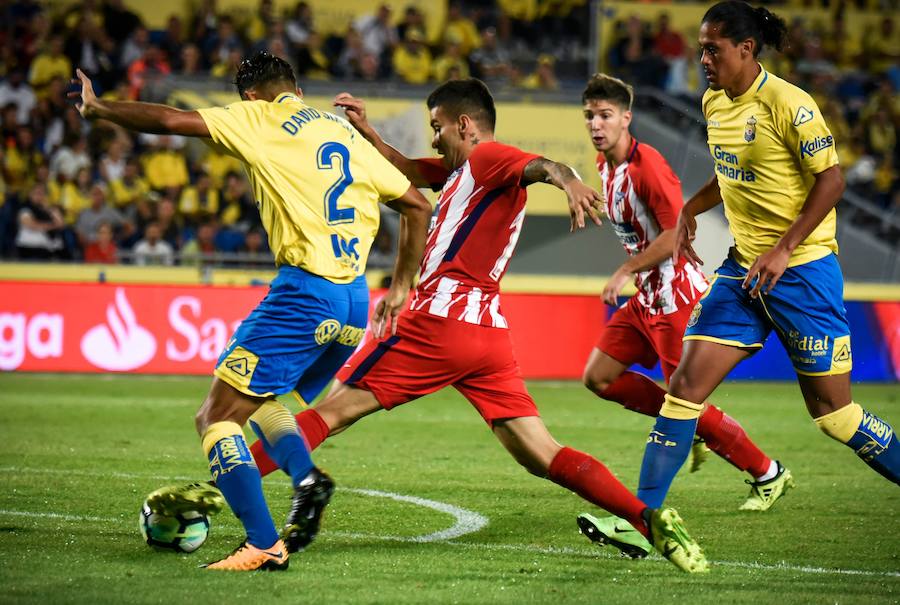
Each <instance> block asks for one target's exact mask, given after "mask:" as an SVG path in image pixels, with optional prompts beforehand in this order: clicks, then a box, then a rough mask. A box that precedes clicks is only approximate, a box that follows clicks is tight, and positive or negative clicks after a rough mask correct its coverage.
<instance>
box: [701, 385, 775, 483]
mask: <svg viewBox="0 0 900 605" xmlns="http://www.w3.org/2000/svg"><path fill="white" fill-rule="evenodd" d="M697 435H699V436H700V437H701V438H702V439H703V440H704V441H705V442H706V445H707V446H708V447H709V449H711V450H712V451H714V452H715V453H717V454H718V455H719V456H721V457H722V458H724V459H725V460H727V461H728V462H730V463H731V464H732V465H734V466H736V467H737V468H739V469H740V470H742V471H747V472H748V473H750V474H751V475H753V476H754V477H761V476H762V475H764V474H765V473H766V472H767V471H768V470H769V465H770V464H771V463H772V461H771V460H770V459H769V457H768V456H766V455H765V454H764V453H763V452H762V451H761V450H760V449H759V448H758V447H756V444H755V443H753V442H752V441H751V440H750V437H748V436H747V433H746V432H745V431H744V429H743V427H741V425H740V424H739V423H738V421H737V420H735V419H734V418H732V417H731V416H729V415H728V414H726V413H725V412H723V411H722V410H720V409H719V408H717V407H716V406H714V405H712V404H711V403H710V404H707V407H706V410H705V411H704V412H703V414H702V415H701V416H700V419H699V420H698V421H697Z"/></svg>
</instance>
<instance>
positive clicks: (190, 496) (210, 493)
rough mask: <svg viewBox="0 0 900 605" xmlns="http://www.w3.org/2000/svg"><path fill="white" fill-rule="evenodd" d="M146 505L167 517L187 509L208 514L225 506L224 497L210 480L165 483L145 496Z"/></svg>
mask: <svg viewBox="0 0 900 605" xmlns="http://www.w3.org/2000/svg"><path fill="white" fill-rule="evenodd" d="M147 506H148V507H150V510H152V511H153V512H154V513H158V514H160V515H165V516H167V517H172V516H175V515H177V514H180V513H183V512H186V511H189V510H193V511H197V512H199V513H203V514H207V515H210V514H215V513H217V512H219V511H220V510H222V509H223V508H224V507H225V497H224V496H223V495H222V492H220V491H219V489H218V488H217V487H216V486H215V485H214V484H213V483H212V482H210V481H203V482H198V483H190V484H188V485H167V486H166V487H161V488H159V489H158V490H156V491H154V492H152V493H151V494H150V495H149V496H147Z"/></svg>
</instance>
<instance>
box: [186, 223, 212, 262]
mask: <svg viewBox="0 0 900 605" xmlns="http://www.w3.org/2000/svg"><path fill="white" fill-rule="evenodd" d="M218 230H219V227H218V225H217V224H216V221H215V218H212V219H209V220H207V221H204V222H202V223H200V225H198V226H197V235H196V237H194V239H192V240H190V241H189V242H187V243H186V244H185V245H184V247H183V248H182V249H181V264H182V265H207V264H210V263H211V262H212V260H213V256H214V255H215V254H216V252H218V249H217V248H216V243H215V242H216V234H217V233H218Z"/></svg>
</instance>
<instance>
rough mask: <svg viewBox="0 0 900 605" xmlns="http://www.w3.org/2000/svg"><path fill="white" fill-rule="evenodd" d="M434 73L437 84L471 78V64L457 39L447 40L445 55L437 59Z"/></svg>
mask: <svg viewBox="0 0 900 605" xmlns="http://www.w3.org/2000/svg"><path fill="white" fill-rule="evenodd" d="M432 73H433V75H434V80H435V81H437V82H444V81H445V80H460V79H462V78H468V77H469V63H468V61H466V58H465V57H464V56H463V54H462V45H461V44H460V41H459V40H457V39H456V38H455V37H448V38H447V45H446V47H445V48H444V54H442V55H441V56H439V57H438V58H437V59H435V61H434V66H433V67H432Z"/></svg>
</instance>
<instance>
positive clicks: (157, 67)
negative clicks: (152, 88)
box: [128, 43, 172, 101]
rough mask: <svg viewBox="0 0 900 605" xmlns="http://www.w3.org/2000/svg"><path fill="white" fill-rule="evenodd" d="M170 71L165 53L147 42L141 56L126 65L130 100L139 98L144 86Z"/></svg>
mask: <svg viewBox="0 0 900 605" xmlns="http://www.w3.org/2000/svg"><path fill="white" fill-rule="evenodd" d="M170 73H172V68H171V67H169V63H168V61H166V57H165V55H163V53H162V51H160V50H159V47H158V46H157V45H156V44H152V43H151V44H148V45H147V48H146V49H145V50H144V54H143V56H142V57H141V58H140V59H138V60H137V61H134V62H133V63H132V64H131V65H129V66H128V84H129V87H130V96H131V99H132V100H135V101H136V100H137V99H140V98H141V93H142V91H143V90H144V87H145V86H147V85H148V84H152V83H154V82H157V81H159V80H161V79H162V78H164V77H165V76H167V75H169V74H170Z"/></svg>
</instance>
